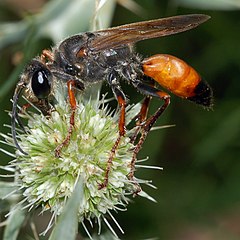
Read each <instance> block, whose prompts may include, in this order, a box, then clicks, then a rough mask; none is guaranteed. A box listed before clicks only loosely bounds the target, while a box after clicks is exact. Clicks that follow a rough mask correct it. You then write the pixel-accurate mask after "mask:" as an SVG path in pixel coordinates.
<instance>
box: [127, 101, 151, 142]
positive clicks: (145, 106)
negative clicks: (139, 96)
mask: <svg viewBox="0 0 240 240" xmlns="http://www.w3.org/2000/svg"><path fill="white" fill-rule="evenodd" d="M150 100H151V97H150V96H147V97H145V98H144V100H143V103H142V106H141V109H140V112H139V113H138V115H137V118H136V130H135V132H134V134H133V135H132V136H131V143H135V141H136V139H137V136H138V134H139V131H140V129H141V124H142V123H143V122H144V121H145V120H146V119H147V114H148V109H149V104H150Z"/></svg>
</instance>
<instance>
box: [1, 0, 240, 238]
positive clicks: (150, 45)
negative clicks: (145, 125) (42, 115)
mask: <svg viewBox="0 0 240 240" xmlns="http://www.w3.org/2000/svg"><path fill="white" fill-rule="evenodd" d="M49 2H50V1H44V0H35V1H31V0H29V1H27V0H25V1H14V0H1V1H0V22H1V23H5V22H15V21H20V20H21V19H23V18H24V19H25V21H27V22H28V29H27V30H26V31H25V30H24V27H23V31H22V34H23V35H22V36H21V37H20V38H19V39H18V37H19V36H20V33H19V35H17V36H15V35H14V29H13V31H12V32H8V31H7V30H6V29H8V28H7V27H6V26H5V27H4V28H2V27H1V28H0V84H1V88H0V93H1V94H0V101H1V102H0V116H1V117H0V131H1V132H7V131H8V129H7V128H6V127H3V124H10V118H9V117H8V115H7V113H6V112H5V110H10V109H11V103H10V99H11V97H12V95H13V90H14V86H15V84H16V82H17V80H18V79H17V75H18V74H19V73H20V71H21V69H22V68H23V65H24V63H25V61H27V59H30V58H31V57H33V56H34V55H36V54H39V53H40V52H41V50H42V49H44V48H49V47H50V46H52V45H53V40H56V39H50V38H49V37H47V35H43V34H42V35H41V38H38V37H36V29H35V27H36V26H35V25H33V26H32V27H31V15H32V14H33V15H35V14H36V13H40V12H41V11H42V9H46V8H43V7H44V6H46V5H45V4H48V3H49ZM55 2H56V0H55ZM59 2H63V1H61V0H59ZM119 2H121V3H126V2H127V3H129V1H127V0H125V1H124V0H122V1H119ZM69 3H70V1H69ZM135 3H137V4H138V5H139V6H140V8H138V7H137V8H135V7H134V5H133V8H134V9H135V10H134V11H135V13H133V12H131V11H130V10H128V9H126V8H124V7H123V6H121V5H117V6H116V8H115V11H114V14H113V20H112V24H111V25H113V26H117V25H121V24H125V23H130V22H137V21H142V20H149V19H154V18H160V17H166V16H172V15H179V14H190V13H204V14H208V15H210V16H211V19H210V20H209V21H208V22H206V23H204V24H203V25H201V26H200V27H198V28H197V29H194V30H191V31H189V32H186V33H182V34H178V35H174V36H170V37H165V38H161V39H154V40H147V41H144V42H141V43H138V44H137V46H136V49H137V51H138V52H139V53H141V54H142V55H144V56H151V55H153V54H156V53H168V54H172V55H174V56H177V57H179V58H181V59H184V60H185V61H186V62H188V63H189V64H190V65H191V66H193V67H194V68H195V69H196V70H197V71H198V72H199V73H201V75H202V77H203V78H204V79H205V80H206V81H208V83H209V84H210V85H211V86H212V89H213V91H214V108H213V111H206V110H204V109H202V108H201V107H199V106H196V105H194V104H192V103H189V102H187V101H185V100H182V99H179V98H177V97H175V96H172V101H171V105H170V107H169V108H168V109H167V111H166V112H165V113H164V116H162V117H161V118H160V119H159V120H158V122H157V125H158V126H159V125H168V124H175V125H176V126H175V127H172V128H166V129H161V130H157V131H153V132H151V133H150V134H149V136H148V138H147V140H146V142H145V144H144V147H143V149H142V151H141V152H140V155H139V158H141V157H146V156H149V161H148V162H147V164H149V165H158V166H162V167H163V168H164V170H163V171H158V170H144V169H139V170H138V171H137V172H136V175H137V176H138V177H141V178H144V179H152V180H153V184H154V185H156V186H157V187H158V189H157V190H154V189H150V188H147V187H144V190H145V191H146V192H148V193H149V194H150V195H151V196H153V197H154V198H155V199H156V200H157V202H158V203H156V204H155V203H152V202H149V201H147V200H146V199H142V198H140V197H138V198H134V199H133V201H134V203H133V204H130V205H129V207H128V211H127V212H120V213H119V214H117V216H116V214H115V216H116V218H117V219H118V220H119V223H120V225H121V226H122V227H123V229H124V230H125V235H123V236H120V237H121V239H149V238H157V239H163V240H165V239H166V240H170V239H171V240H183V239H184V240H188V239H189V240H200V239H201V240H202V239H203V240H212V239H218V240H222V239H223V240H225V239H226V240H231V239H233V240H234V239H240V189H239V184H240V159H239V155H240V107H239V104H240V97H239V94H240V11H239V10H240V2H239V1H234V0H228V1H227V0H225V1H223V0H222V1H221V0H215V1H204V0H181V1H177V0H175V1H167V0H135ZM50 13H51V12H50ZM54 14H55V15H56V18H57V14H58V12H57V11H56V12H55V13H54ZM55 15H52V16H53V17H54V16H55ZM79 17H80V19H81V16H79ZM83 21H84V20H83ZM76 22H77V23H76ZM44 24H45V23H44ZM81 24H82V22H81V21H75V24H74V25H77V26H78V25H79V26H80V27H81ZM38 27H39V28H41V29H42V28H44V25H43V26H39V25H38ZM81 29H84V28H81ZM1 30H2V31H1ZM16 32H21V27H20V25H18V27H17V28H16ZM8 34H9V36H11V37H9V38H7V35H8ZM3 39H4V40H5V42H4V41H3ZM1 44H2V45H1ZM23 53H24V58H23V57H22V56H23ZM11 74H12V75H11ZM123 88H124V89H125V92H126V94H127V95H128V96H129V97H130V99H131V102H137V101H139V100H141V99H142V96H141V95H139V94H138V93H137V92H136V91H134V90H133V89H132V88H130V87H129V86H124V87H123ZM103 91H108V88H107V87H103ZM159 104H160V102H159V101H158V100H155V99H154V100H153V101H152V105H151V110H150V112H153V111H154V110H155V109H156V108H157V107H158V106H159ZM9 160H10V158H9V157H7V156H6V155H4V154H1V164H2V165H4V164H6V163H7V162H8V161H9ZM43 219H44V218H42V217H39V218H38V221H40V222H41V221H44V220H43ZM39 224H41V223H39Z"/></svg>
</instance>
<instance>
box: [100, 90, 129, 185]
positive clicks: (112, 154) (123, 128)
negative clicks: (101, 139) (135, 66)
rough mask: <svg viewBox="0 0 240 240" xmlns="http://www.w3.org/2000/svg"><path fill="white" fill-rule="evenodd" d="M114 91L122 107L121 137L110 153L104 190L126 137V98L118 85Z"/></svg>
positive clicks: (103, 183) (120, 120) (120, 119)
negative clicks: (120, 146) (113, 162)
mask: <svg viewBox="0 0 240 240" xmlns="http://www.w3.org/2000/svg"><path fill="white" fill-rule="evenodd" d="M111 87H112V91H113V93H114V95H115V97H116V99H117V101H118V105H119V106H120V116H119V123H118V127H119V135H118V138H117V140H116V141H115V143H114V145H113V147H112V149H111V151H110V155H109V158H108V162H107V167H106V170H105V177H104V181H103V182H102V183H100V184H99V189H102V188H104V187H106V186H107V184H108V179H109V173H110V170H111V167H112V161H113V158H114V157H115V154H116V150H117V149H118V147H119V144H120V141H121V138H122V137H123V136H124V135H125V133H126V126H125V112H126V97H125V95H124V93H123V91H122V90H121V88H120V87H119V86H117V85H112V86H111Z"/></svg>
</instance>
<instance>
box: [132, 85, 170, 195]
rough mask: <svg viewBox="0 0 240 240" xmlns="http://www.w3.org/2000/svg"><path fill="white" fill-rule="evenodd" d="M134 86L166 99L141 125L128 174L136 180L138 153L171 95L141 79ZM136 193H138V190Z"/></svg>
mask: <svg viewBox="0 0 240 240" xmlns="http://www.w3.org/2000/svg"><path fill="white" fill-rule="evenodd" d="M134 86H135V87H136V88H138V90H140V91H141V92H142V93H143V94H146V95H148V96H154V97H158V98H160V99H162V100H164V104H163V105H162V106H161V107H159V108H158V109H157V111H156V112H155V113H154V114H153V115H152V116H151V117H149V118H148V119H147V120H146V122H145V123H144V124H143V125H142V126H141V137H140V139H139V141H138V143H137V145H136V147H135V149H134V151H133V156H132V161H131V171H130V173H129V175H128V177H129V179H130V180H132V181H133V180H134V172H135V163H136V160H137V154H138V152H139V151H140V150H141V148H142V145H143V143H144V141H145V139H146V137H147V135H148V133H149V131H150V130H151V128H152V126H153V125H154V123H155V122H156V121H157V119H158V118H159V117H160V116H161V115H162V113H163V112H164V111H165V110H166V108H167V107H168V105H169V104H170V96H169V95H168V94H167V93H165V92H163V91H160V90H158V89H156V88H154V87H152V86H149V85H146V84H144V83H142V82H140V81H137V82H136V83H135V84H134ZM135 194H137V192H136V193H135Z"/></svg>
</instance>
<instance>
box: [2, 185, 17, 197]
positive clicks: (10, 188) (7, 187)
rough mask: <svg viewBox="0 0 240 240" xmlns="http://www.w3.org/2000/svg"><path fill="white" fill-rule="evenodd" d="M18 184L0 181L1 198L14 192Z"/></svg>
mask: <svg viewBox="0 0 240 240" xmlns="http://www.w3.org/2000/svg"><path fill="white" fill-rule="evenodd" d="M15 189H16V186H15V185H14V183H12V182H2V181H0V199H3V198H5V197H6V196H7V195H8V194H9V193H11V192H13V191H14V190H15Z"/></svg>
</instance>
